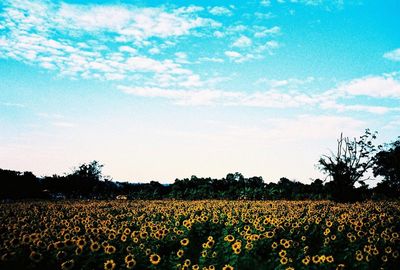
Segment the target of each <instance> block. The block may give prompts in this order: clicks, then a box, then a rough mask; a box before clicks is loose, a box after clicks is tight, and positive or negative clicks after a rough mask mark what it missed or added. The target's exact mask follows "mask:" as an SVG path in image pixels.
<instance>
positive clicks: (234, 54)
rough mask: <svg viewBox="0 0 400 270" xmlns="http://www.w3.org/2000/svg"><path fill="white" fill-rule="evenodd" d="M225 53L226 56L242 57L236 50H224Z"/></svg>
mask: <svg viewBox="0 0 400 270" xmlns="http://www.w3.org/2000/svg"><path fill="white" fill-rule="evenodd" d="M225 55H226V56H228V57H229V58H239V57H242V55H241V54H240V53H238V52H235V51H225Z"/></svg>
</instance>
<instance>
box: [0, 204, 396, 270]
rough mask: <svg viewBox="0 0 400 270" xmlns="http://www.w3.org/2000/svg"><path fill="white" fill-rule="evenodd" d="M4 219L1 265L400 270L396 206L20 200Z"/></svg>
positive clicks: (2, 210)
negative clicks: (21, 201)
mask: <svg viewBox="0 0 400 270" xmlns="http://www.w3.org/2000/svg"><path fill="white" fill-rule="evenodd" d="M0 216H1V220H2V223H1V224H0V228H1V263H0V269H224V270H228V269H254V270H255V269H400V264H399V233H400V224H399V216H400V203H399V202H365V203H357V204H336V203H332V202H328V201H317V202H313V201H302V202H300V201H297V202H293V201H256V202H252V201H102V202H97V201H62V202H23V203H11V204H1V205H0Z"/></svg>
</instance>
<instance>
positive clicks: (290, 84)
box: [254, 76, 315, 88]
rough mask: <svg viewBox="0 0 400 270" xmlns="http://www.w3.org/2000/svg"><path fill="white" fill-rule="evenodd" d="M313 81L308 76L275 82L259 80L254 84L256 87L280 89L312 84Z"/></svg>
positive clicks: (266, 79)
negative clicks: (264, 86)
mask: <svg viewBox="0 0 400 270" xmlns="http://www.w3.org/2000/svg"><path fill="white" fill-rule="evenodd" d="M314 80H315V78H314V77H312V76H309V77H307V78H304V79H298V78H289V79H284V80H275V79H268V78H260V79H258V80H257V81H256V82H255V83H254V84H256V85H266V86H268V87H270V88H280V87H289V88H293V87H296V88H297V87H299V86H301V85H305V84H309V83H312V82H313V81H314Z"/></svg>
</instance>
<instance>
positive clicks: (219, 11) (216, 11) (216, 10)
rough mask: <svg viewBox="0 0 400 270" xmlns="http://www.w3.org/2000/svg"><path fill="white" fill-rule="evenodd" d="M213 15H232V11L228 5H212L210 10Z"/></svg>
mask: <svg viewBox="0 0 400 270" xmlns="http://www.w3.org/2000/svg"><path fill="white" fill-rule="evenodd" d="M208 11H209V12H210V13H211V14H213V15H217V16H218V15H226V16H232V11H231V10H230V9H228V8H226V7H212V8H209V10H208Z"/></svg>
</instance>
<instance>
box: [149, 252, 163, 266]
mask: <svg viewBox="0 0 400 270" xmlns="http://www.w3.org/2000/svg"><path fill="white" fill-rule="evenodd" d="M160 261H161V257H160V256H159V255H158V254H151V255H150V262H151V264H154V265H157V264H159V263H160Z"/></svg>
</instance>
